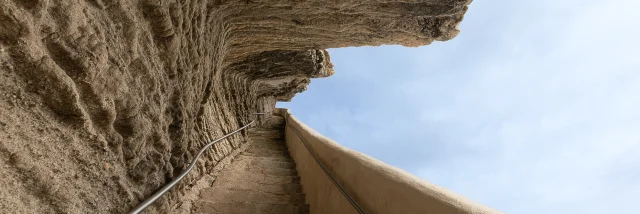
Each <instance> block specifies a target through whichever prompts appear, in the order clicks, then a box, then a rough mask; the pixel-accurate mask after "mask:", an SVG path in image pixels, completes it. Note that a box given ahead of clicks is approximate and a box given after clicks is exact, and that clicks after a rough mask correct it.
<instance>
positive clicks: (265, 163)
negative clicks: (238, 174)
mask: <svg viewBox="0 0 640 214" xmlns="http://www.w3.org/2000/svg"><path fill="white" fill-rule="evenodd" d="M242 157H244V158H236V159H235V160H234V163H236V162H239V163H240V164H243V165H254V166H259V167H268V168H283V169H296V164H295V163H294V162H293V161H272V160H269V159H266V160H264V159H262V160H261V159H259V158H255V157H252V156H242Z"/></svg>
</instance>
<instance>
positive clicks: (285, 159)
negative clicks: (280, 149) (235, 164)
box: [236, 155, 295, 164]
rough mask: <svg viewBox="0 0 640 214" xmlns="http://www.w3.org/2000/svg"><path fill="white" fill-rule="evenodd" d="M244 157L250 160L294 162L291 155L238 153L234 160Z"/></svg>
mask: <svg viewBox="0 0 640 214" xmlns="http://www.w3.org/2000/svg"><path fill="white" fill-rule="evenodd" d="M244 159H251V160H258V161H277V162H288V163H294V164H295V162H294V161H293V158H291V157H259V156H248V155H239V156H238V157H237V158H236V160H244Z"/></svg>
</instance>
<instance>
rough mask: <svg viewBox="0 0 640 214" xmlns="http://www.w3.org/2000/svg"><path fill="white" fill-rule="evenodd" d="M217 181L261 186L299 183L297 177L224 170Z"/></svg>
mask: <svg viewBox="0 0 640 214" xmlns="http://www.w3.org/2000/svg"><path fill="white" fill-rule="evenodd" d="M218 180H222V181H224V180H236V181H238V182H254V183H261V184H291V183H298V184H299V183H300V177H298V176H277V175H268V174H262V173H255V172H250V171H245V170H241V169H226V168H225V169H224V174H223V175H221V176H218V177H217V178H216V181H218Z"/></svg>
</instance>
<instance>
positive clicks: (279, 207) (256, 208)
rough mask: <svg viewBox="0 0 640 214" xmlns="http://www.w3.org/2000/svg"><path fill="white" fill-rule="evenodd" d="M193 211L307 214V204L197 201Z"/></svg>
mask: <svg viewBox="0 0 640 214" xmlns="http://www.w3.org/2000/svg"><path fill="white" fill-rule="evenodd" d="M194 207H195V213H212V214H218V213H219V214H254V213H255V214H308V213H309V205H307V204H259V203H221V202H208V201H197V202H195V204H194Z"/></svg>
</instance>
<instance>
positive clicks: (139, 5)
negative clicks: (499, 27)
mask: <svg viewBox="0 0 640 214" xmlns="http://www.w3.org/2000/svg"><path fill="white" fill-rule="evenodd" d="M469 3H470V0H423V1H418V0H403V1H384V0H382V1H326V0H311V1H277V0H273V1H265V0H251V1H220V0H182V1H177V0H166V1H162V0H157V1H156V0H0V167H1V168H2V170H0V177H1V178H2V179H0V210H10V211H12V212H15V213H51V212H58V213H90V212H98V213H109V212H110V213H123V212H126V211H127V210H129V209H130V208H132V207H133V206H135V205H136V204H137V203H139V202H140V201H141V200H144V198H145V197H147V196H149V195H150V194H152V193H153V192H154V191H155V190H157V189H158V188H159V187H161V186H162V185H164V184H165V183H166V182H168V181H170V180H171V179H172V178H173V177H174V176H175V175H177V173H179V172H181V171H182V170H183V169H184V168H185V166H186V164H187V163H188V162H189V161H191V160H192V158H193V155H194V154H195V153H196V151H198V150H199V148H200V147H201V146H203V145H204V144H205V143H206V142H207V141H210V140H212V139H214V138H216V137H218V136H221V135H223V134H224V133H228V132H231V131H233V130H235V129H237V128H238V127H240V126H242V125H244V124H246V123H248V122H250V121H251V120H252V119H254V118H253V116H251V115H250V113H252V112H265V111H267V112H269V111H271V109H272V108H273V107H274V105H275V102H276V101H289V100H291V98H292V97H293V96H294V95H295V94H296V93H299V92H302V91H304V90H305V89H306V87H307V85H308V84H309V82H310V79H311V78H320V77H328V76H330V75H331V74H333V72H334V71H333V66H332V64H331V62H330V58H329V55H328V53H327V51H326V50H324V49H326V48H337V47H347V46H365V45H382V44H400V45H405V46H420V45H427V44H430V43H431V42H433V41H445V40H449V39H452V38H453V37H455V36H456V35H457V34H458V30H457V28H456V27H457V25H458V24H459V23H460V21H461V20H462V18H463V15H464V13H465V11H466V10H467V5H468V4H469ZM345 72H348V71H345ZM246 138H247V135H246V132H243V133H242V134H239V135H234V136H232V137H231V138H229V139H227V140H224V141H223V142H221V143H220V144H218V145H216V146H215V148H213V149H211V151H210V152H207V153H205V155H204V157H203V158H202V160H201V161H200V162H199V165H198V166H197V167H196V169H195V170H194V171H193V172H192V173H191V174H190V175H189V176H188V177H187V178H186V179H185V180H184V182H181V184H180V185H179V186H178V187H177V188H176V190H175V191H172V192H171V193H170V194H169V195H168V196H167V197H164V198H163V199H162V200H161V201H159V202H157V203H156V204H155V205H154V206H153V207H151V208H150V209H149V210H150V211H151V212H170V211H171V210H173V209H175V208H176V207H177V206H179V204H180V203H181V194H182V193H184V191H186V190H188V189H189V188H190V184H191V183H192V181H195V180H197V179H199V178H200V177H202V176H203V175H204V174H206V173H208V172H209V171H210V170H212V169H213V167H214V166H215V165H216V164H218V162H219V161H220V160H222V159H223V158H224V157H226V156H228V155H229V154H230V153H231V152H232V151H234V150H235V149H237V148H239V147H240V145H241V144H243V143H244V142H245V141H246V140H245V139H246Z"/></svg>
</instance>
